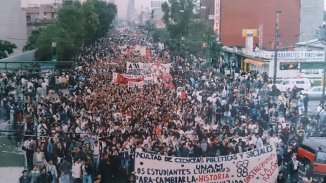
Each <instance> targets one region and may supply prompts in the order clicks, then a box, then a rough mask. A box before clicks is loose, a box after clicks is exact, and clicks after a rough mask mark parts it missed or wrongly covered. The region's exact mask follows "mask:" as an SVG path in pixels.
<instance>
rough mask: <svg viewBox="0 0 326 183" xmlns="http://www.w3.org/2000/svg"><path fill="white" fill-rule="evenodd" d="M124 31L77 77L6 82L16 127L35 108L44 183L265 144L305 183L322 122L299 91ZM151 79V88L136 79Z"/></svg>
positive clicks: (79, 60)
mask: <svg viewBox="0 0 326 183" xmlns="http://www.w3.org/2000/svg"><path fill="white" fill-rule="evenodd" d="M119 32H120V31H116V30H115V29H114V31H112V32H110V33H108V34H107V36H105V37H102V38H99V39H98V40H96V42H94V43H92V44H83V45H81V47H80V52H79V54H78V55H77V57H76V65H75V66H74V67H72V68H70V69H62V70H55V71H54V72H49V73H39V74H35V73H30V72H27V71H22V72H17V73H12V74H6V75H3V76H1V78H0V80H1V79H2V83H3V87H4V91H5V92H4V94H3V96H2V97H3V99H4V104H5V105H6V106H7V107H6V114H7V117H8V119H9V118H11V120H12V121H15V119H18V112H15V110H14V109H15V108H16V106H26V107H24V110H25V111H24V113H23V114H24V115H25V114H28V116H27V115H25V116H24V117H25V118H23V119H25V120H26V126H27V129H28V133H29V134H30V135H31V136H34V137H33V138H31V140H32V141H33V143H31V141H30V139H25V140H26V141H25V143H24V148H23V149H26V150H27V149H30V150H31V151H30V152H28V153H27V151H26V159H27V162H28V164H31V153H32V152H34V153H33V162H32V164H33V165H37V166H38V167H39V169H40V170H42V171H41V173H40V176H39V178H38V180H42V181H43V182H42V181H41V182H42V183H47V182H46V181H48V182H52V183H53V182H56V181H57V179H58V178H59V181H60V182H63V183H65V182H69V177H70V176H72V178H73V181H74V182H77V183H78V182H83V180H85V181H88V182H89V180H90V179H93V178H99V179H100V181H101V182H104V183H111V182H114V181H120V180H118V179H119V178H118V177H124V178H127V177H128V176H127V175H130V174H131V173H132V172H133V171H134V170H133V167H134V161H135V154H136V153H153V154H158V155H169V156H180V157H208V156H213V157H214V156H226V155H230V154H236V153H240V152H247V151H250V150H254V149H257V148H261V147H263V146H265V145H275V146H277V149H278V157H279V162H281V163H280V166H285V167H288V164H289V166H290V167H289V168H288V171H289V173H290V175H291V174H292V176H293V177H295V176H296V173H295V172H296V171H295V170H297V169H298V166H297V164H296V162H297V160H296V159H295V158H292V154H294V153H295V151H296V148H297V147H298V145H300V144H301V143H302V141H303V139H304V138H305V136H306V134H308V133H307V130H308V129H309V128H308V127H309V125H312V124H313V123H306V122H305V120H302V119H304V118H305V117H307V116H305V115H299V114H300V106H301V105H302V104H300V99H299V98H300V95H299V91H297V90H296V89H295V88H294V89H293V90H292V89H291V90H288V91H287V92H285V93H281V92H280V91H279V90H278V89H277V88H276V87H275V86H273V87H272V88H270V87H269V79H268V75H267V73H259V72H256V71H250V72H243V71H241V72H240V71H236V72H235V71H232V72H227V73H228V74H227V75H225V74H223V73H226V72H225V70H224V69H228V68H227V66H226V65H225V64H223V63H220V64H218V65H217V67H216V68H213V67H212V68H205V69H204V68H199V69H194V68H197V67H196V66H198V65H200V62H199V60H198V59H196V58H193V57H189V58H182V57H175V58H173V61H172V56H170V55H169V53H168V52H166V51H164V50H162V49H159V47H158V45H156V44H155V43H152V42H151V40H150V39H149V38H148V37H147V36H145V35H144V34H143V33H142V32H141V31H140V30H139V29H134V30H131V29H127V30H124V31H123V32H124V33H126V35H127V36H120V35H119V34H120V33H119ZM147 46H149V47H151V50H154V51H155V53H154V51H153V52H152V53H151V54H149V55H146V56H145V55H142V54H140V53H139V52H137V51H136V50H135V48H136V47H147ZM139 65H150V66H152V67H151V68H147V66H146V68H139V67H138V66H139ZM134 66H137V67H135V68H136V69H134ZM164 74H169V75H171V77H172V80H171V81H169V83H168V84H173V85H174V86H173V87H166V84H167V83H165V80H164V79H163V75H164ZM145 75H146V79H145V77H144V79H145V80H146V82H144V83H142V84H139V83H138V80H137V79H135V80H134V79H131V80H130V78H128V77H129V76H132V77H135V78H137V77H138V76H140V78H142V76H145ZM149 75H151V76H155V77H149V78H148V77H147V76H149ZM140 80H142V79H140ZM8 83H19V84H18V85H19V86H16V87H11V85H10V84H8ZM128 83H129V84H128ZM27 85H29V86H27ZM17 88H22V90H23V91H22V92H24V93H29V94H28V96H27V94H26V100H24V101H19V100H18V98H19V96H20V95H21V96H24V94H23V93H22V92H21V91H20V90H18V89H17ZM30 93H33V94H32V95H30ZM181 95H182V97H181V98H180V96H181ZM31 96H32V97H31ZM303 103H304V102H303ZM11 107H13V108H11ZM11 109H13V113H12V114H11V113H10V110H11ZM318 109H319V110H318V113H319V119H318V125H319V126H322V125H323V124H324V123H323V122H324V121H325V120H326V117H325V116H326V115H325V114H326V113H325V112H324V110H323V106H322V105H321V106H320V107H319V108H318ZM16 113H17V114H16ZM26 118H28V120H27V119H26ZM307 118H309V117H307ZM308 120H311V119H308ZM17 121H18V120H17ZM27 121H28V122H27ZM325 123H326V122H325ZM319 129H320V130H322V129H323V128H319ZM302 132H303V133H302ZM31 144H33V145H32V146H31ZM46 159H47V160H49V159H51V160H52V163H50V161H49V163H46ZM83 162H84V163H83ZM48 165H51V166H55V167H57V168H58V172H57V173H55V172H52V171H50V172H52V173H53V174H52V175H53V176H52V177H53V179H52V180H49V178H47V176H49V175H47V174H48V172H47V171H49V169H48V167H49V166H48ZM44 167H45V168H46V169H45V170H44V171H45V175H44V173H42V172H43V169H42V168H44ZM86 167H87V168H86ZM55 169H56V168H55ZM90 169H91V170H90ZM286 171H287V170H284V177H286V175H287V172H286ZM124 175H125V176H124ZM84 178H85V179H84ZM281 178H282V177H281ZM85 181H84V182H85ZM38 182H39V181H38Z"/></svg>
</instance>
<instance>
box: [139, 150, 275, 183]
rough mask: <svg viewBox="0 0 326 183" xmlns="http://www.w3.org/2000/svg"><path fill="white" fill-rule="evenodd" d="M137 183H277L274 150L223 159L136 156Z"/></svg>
mask: <svg viewBox="0 0 326 183" xmlns="http://www.w3.org/2000/svg"><path fill="white" fill-rule="evenodd" d="M135 174H136V182H137V183H275V182H276V179H277V175H278V164H277V154H276V149H275V147H274V146H265V147H263V148H260V149H255V150H252V151H248V152H244V153H238V154H233V155H229V156H220V157H190V158H188V157H186V158H185V157H168V156H160V155H155V154H149V153H136V160H135Z"/></svg>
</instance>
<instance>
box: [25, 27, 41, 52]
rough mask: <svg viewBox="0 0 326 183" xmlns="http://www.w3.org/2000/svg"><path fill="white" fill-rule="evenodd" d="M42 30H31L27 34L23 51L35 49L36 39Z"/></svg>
mask: <svg viewBox="0 0 326 183" xmlns="http://www.w3.org/2000/svg"><path fill="white" fill-rule="evenodd" d="M41 31H42V30H33V31H32V34H31V35H30V36H29V38H28V40H27V43H26V45H25V46H24V48H23V51H28V50H34V49H36V43H37V40H38V38H39V36H40V34H41Z"/></svg>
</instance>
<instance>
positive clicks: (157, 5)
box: [151, 0, 167, 27]
mask: <svg viewBox="0 0 326 183" xmlns="http://www.w3.org/2000/svg"><path fill="white" fill-rule="evenodd" d="M166 1H167V0H151V10H152V18H153V21H154V24H155V26H156V27H164V23H163V20H162V18H163V15H164V13H163V11H162V8H161V6H162V4H163V3H165V2H166Z"/></svg>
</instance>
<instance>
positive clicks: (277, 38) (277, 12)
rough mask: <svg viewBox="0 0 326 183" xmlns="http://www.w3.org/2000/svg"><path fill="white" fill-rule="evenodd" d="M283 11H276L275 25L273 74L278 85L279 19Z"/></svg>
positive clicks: (274, 82)
mask: <svg viewBox="0 0 326 183" xmlns="http://www.w3.org/2000/svg"><path fill="white" fill-rule="evenodd" d="M281 13H282V11H280V10H278V11H276V25H275V27H276V28H275V38H274V74H273V84H274V85H275V84H276V76H277V54H278V44H279V38H280V35H279V19H280V14H281Z"/></svg>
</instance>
